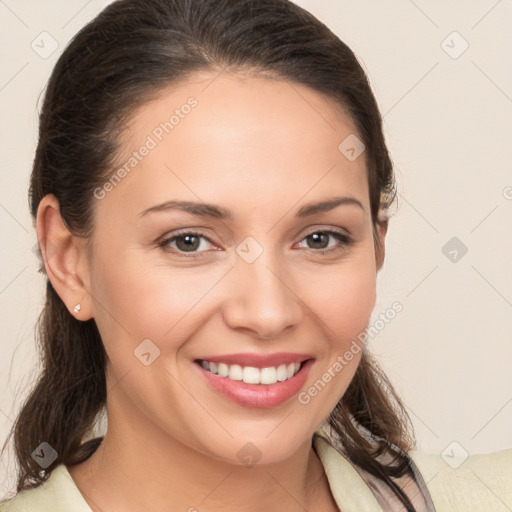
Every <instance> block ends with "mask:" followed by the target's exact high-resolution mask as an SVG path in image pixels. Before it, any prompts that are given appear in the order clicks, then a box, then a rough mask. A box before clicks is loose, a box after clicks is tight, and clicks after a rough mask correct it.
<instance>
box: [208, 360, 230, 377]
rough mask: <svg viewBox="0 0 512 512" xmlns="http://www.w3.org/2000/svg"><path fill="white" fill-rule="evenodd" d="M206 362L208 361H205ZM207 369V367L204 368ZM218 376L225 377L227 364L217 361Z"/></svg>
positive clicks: (227, 371)
mask: <svg viewBox="0 0 512 512" xmlns="http://www.w3.org/2000/svg"><path fill="white" fill-rule="evenodd" d="M206 364H208V363H206ZM206 369H207V370H208V368H206ZM218 374H219V377H227V376H228V375H229V366H228V365H227V364H224V363H219V370H218Z"/></svg>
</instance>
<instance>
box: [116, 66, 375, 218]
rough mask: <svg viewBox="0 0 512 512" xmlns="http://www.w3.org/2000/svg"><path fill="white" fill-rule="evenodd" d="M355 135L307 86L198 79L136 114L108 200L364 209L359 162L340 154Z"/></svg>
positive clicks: (226, 76) (339, 112)
mask: <svg viewBox="0 0 512 512" xmlns="http://www.w3.org/2000/svg"><path fill="white" fill-rule="evenodd" d="M354 135H356V129H355V127H354V124H353V122H352V120H351V119H350V117H349V116H348V115H347V114H346V113H345V112H344V111H343V109H342V108H341V107H340V106H338V105H336V104H334V102H332V101H330V100H329V99H328V98H326V97H325V96H324V95H322V94H320V93H318V92H316V91H313V90H312V89H310V88H308V87H306V86H303V85H300V84H296V83H291V82H287V81H285V80H277V79H275V80H273V79H269V78H262V77H257V76H246V75H245V76H244V75H240V74H233V73H228V72H222V73H220V74H218V73H206V72H205V73H201V74H196V75H194V76H193V77H191V78H190V79H188V80H187V81H185V82H182V83H180V84H178V85H174V86H172V87H169V88H168V89H166V90H163V91H161V92H160V93H159V95H158V96H157V97H156V98H155V99H154V100H152V101H151V102H148V103H146V104H144V105H142V106H141V107H139V108H138V109H137V111H136V112H135V113H134V115H133V116H132V118H131V120H130V122H129V124H128V126H127V129H126V131H125V133H124V136H123V138H122V151H121V153H120V157H119V158H118V167H119V168H120V167H122V166H124V168H125V170H126V171H127V172H126V173H125V174H127V176H126V177H125V178H123V179H122V180H121V182H119V184H116V187H115V188H116V190H114V191H113V192H112V193H111V194H109V197H108V199H109V200H112V199H113V198H114V197H116V196H117V197H118V198H119V197H120V193H121V192H122V195H123V197H124V198H125V199H126V200H127V201H128V199H127V198H129V203H130V205H132V208H139V211H140V210H141V209H143V208H144V207H146V208H147V207H150V206H152V203H156V202H158V201H166V200H169V199H185V200H186V199H190V200H195V201H197V200H198V199H201V200H204V201H206V202H210V201H211V202H216V203H219V202H224V203H231V204H234V203H238V205H240V204H241V203H243V205H244V208H245V209H246V210H247V209H251V208H252V209H261V207H265V206H266V205H267V204H270V203H273V204H275V203H276V201H278V203H279V204H281V206H282V207H284V206H285V205H288V206H291V205H292V204H296V203H297V202H299V201H300V200H301V198H302V197H304V199H305V202H308V201H307V200H311V199H314V198H318V197H321V198H323V197H325V196H333V195H336V193H337V192H339V193H340V194H352V195H358V196H359V197H358V198H359V200H360V201H361V202H363V203H364V202H366V203H367V201H368V198H367V196H368V184H367V173H366V161H365V155H364V153H363V154H362V155H361V156H360V157H359V158H357V159H356V160H353V161H351V160H349V159H347V157H346V156H345V155H344V154H343V153H342V152H341V151H340V149H339V146H340V143H342V141H344V140H345V139H346V138H347V137H350V136H354ZM144 148H146V149H144ZM134 152H135V153H137V156H134ZM142 153H144V155H142ZM123 174H124V173H123ZM306 196H307V197H306ZM235 208H236V205H235Z"/></svg>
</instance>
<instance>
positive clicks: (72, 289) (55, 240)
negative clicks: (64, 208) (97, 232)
mask: <svg viewBox="0 0 512 512" xmlns="http://www.w3.org/2000/svg"><path fill="white" fill-rule="evenodd" d="M36 229H37V239H38V241H39V246H40V248H41V254H42V256H43V262H44V268H45V270H46V275H47V276H48V279H49V280H50V282H51V283H52V286H53V288H54V289H55V291H56V292H57V294H58V295H59V297H60V298H61V299H62V301H63V302H64V304H65V305H66V307H67V308H68V310H69V312H70V314H72V315H73V316H74V317H75V318H77V319H79V320H89V319H90V318H92V313H91V300H90V297H91V296H90V293H89V292H88V290H89V274H88V266H87V265H85V264H84V262H85V259H86V257H87V252H86V248H85V244H84V239H83V238H80V237H77V236H75V235H73V234H72V233H71V232H70V230H69V229H68V227H67V226H66V224H65V223H64V221H63V219H62V217H61V214H60V208H59V202H58V200H57V198H56V197H55V196H54V195H53V194H48V195H46V196H45V197H43V199H42V200H41V202H40V203H39V207H38V209H37V219H36Z"/></svg>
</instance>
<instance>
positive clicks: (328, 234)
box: [301, 230, 353, 254]
mask: <svg viewBox="0 0 512 512" xmlns="http://www.w3.org/2000/svg"><path fill="white" fill-rule="evenodd" d="M330 239H335V240H337V241H338V244H336V243H331V244H330ZM303 241H305V242H306V243H307V247H306V249H311V250H313V251H314V252H319V253H321V254H322V253H324V252H329V251H331V250H334V251H335V250H336V249H343V248H345V247H347V246H349V245H351V244H352V242H353V240H352V239H351V238H350V237H349V236H347V235H345V234H344V233H341V232H338V231H332V230H329V231H314V232H312V233H310V234H309V235H306V237H304V238H303ZM301 243H302V242H301ZM336 245H337V246H336Z"/></svg>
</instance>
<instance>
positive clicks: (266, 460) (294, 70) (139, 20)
mask: <svg viewBox="0 0 512 512" xmlns="http://www.w3.org/2000/svg"><path fill="white" fill-rule="evenodd" d="M394 191H395V188H394V178H393V170H392V165H391V161H390V158H389V156H388V152H387V148H386V145H385V141H384V137H383V133H382V127H381V121H380V114H379V111H378V108H377V104H376V102H375V99H374V96H373V94H372V92H371V90H370V87H369V84H368V81H367V78H366V76H365V73H364V72H363V70H362V68H361V66H360V65H359V63H358V62H357V60H356V58H355V56H354V54H353V53H352V51H351V50H350V49H349V48H348V47H347V46H346V45H345V44H344V43H342V42H341V41H340V40H339V39H338V38H337V37H336V36H335V35H334V34H333V33H332V32H331V31H330V30H328V29H327V28H326V27H325V26H324V25H323V24H321V23H320V22H319V21H318V20H316V19H315V18H314V17H312V16H311V15H310V14H308V13H307V12H306V11H304V10H303V9H301V8H299V7H297V6H296V5H294V4H293V3H291V2H289V1H287V0H258V1H249V0H206V1H205V0H150V1H144V2H143V1H140V0H120V1H116V2H114V3H113V4H111V5H109V6H108V7H107V8H106V9H105V10H104V11H103V12H101V13H100V14H99V15H98V16H97V17H96V18H95V19H94V20H93V21H92V22H90V23H89V24H88V25H87V26H86V27H84V28H83V29H82V30H81V31H80V32H79V33H78V34H77V35H76V36H75V38H74V39H73V41H72V42H71V43H70V44H69V46H68V47H67V48H66V50H65V51H64V53H63V55H62V56H61V57H60V59H59V61H58V63H57V65H56V66H55V69H54V71H53V73H52V76H51V78H50V81H49V84H48V88H47V91H46V95H45V100H44V105H43V109H42V112H41V117H40V132H39V143H38V147H37V152H36V156H35V160H34V167H33V172H32V177H31V186H30V204H31V212H32V215H33V217H34V219H35V220H36V226H37V235H38V239H39V242H40V249H41V253H42V257H43V264H44V267H43V268H44V271H45V273H46V275H47V278H48V281H47V296H46V305H45V309H44V311H43V314H42V316H41V320H40V324H39V337H40V341H41V344H42V349H43V350H42V358H43V365H44V368H43V372H42V374H41V376H40V378H39V380H38V382H37V385H36V386H35V388H34V390H33V392H32V394H31V395H30V397H29V398H28V400H27V402H26V403H25V405H24V407H23V409H22V410H21V412H20V414H19V416H18V418H17V421H16V423H15V426H14V428H13V432H12V434H13V438H14V444H15V451H16V455H17V459H18V463H19V468H20V469H19V475H18V485H17V490H18V491H19V494H18V495H17V496H16V497H15V498H14V499H13V500H11V501H9V502H5V503H3V505H2V506H3V509H4V510H7V511H17V510H38V511H40V510H60V509H62V510H73V511H84V512H87V511H89V512H90V511H94V512H98V511H110V510H123V511H128V512H130V511H135V510H142V509H144V510H146V511H147V512H152V511H157V510H158V511H160V510H184V511H185V510H188V511H195V510H197V511H201V512H202V511H210V510H223V511H230V510H237V511H243V510H251V511H259V510H262V511H263V510H265V511H267V510H281V511H283V510H284V511H295V510H311V511H313V510H319V511H334V510H389V511H391V510H393V511H396V510H405V511H432V510H434V506H433V503H432V500H431V498H430V495H429V492H428V490H427V487H426V485H425V481H424V479H423V477H422V476H421V474H420V473H419V471H418V469H417V468H416V466H415V464H414V463H413V462H412V460H411V458H410V456H409V455H408V452H410V451H411V449H412V448H413V436H412V434H411V432H410V425H409V420H408V418H407V414H406V413H405V410H404V408H403V406H402V405H401V402H400V400H399V398H398V397H397V396H396V394H395V393H394V391H393V389H392V387H391V385H390V383H389V382H388V381H387V380H386V378H385V376H384V375H383V373H382V372H381V371H380V370H379V368H378V366H377V364H376V363H375V362H374V361H373V360H372V358H371V356H370V354H369V353H368V352H367V351H366V350H365V345H364V341H365V336H364V333H365V329H366V327H367V326H368V322H369V320H370V315H371V312H372V310H373V307H374V305H375V283H376V275H377V272H378V270H379V269H380V268H381V266H382V264H383V261H384V245H385V237H386V231H387V222H388V221H387V216H386V211H387V208H388V207H389V206H390V204H391V203H392V202H393V199H394V193H395V192H394ZM397 307H399V303H398V304H397ZM104 410H105V411H106V417H107V418H108V428H107V430H106V433H105V435H104V437H94V426H95V424H96V422H97V420H98V419H100V418H101V414H102V412H103V411H104ZM59 507H60V508H59Z"/></svg>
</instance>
